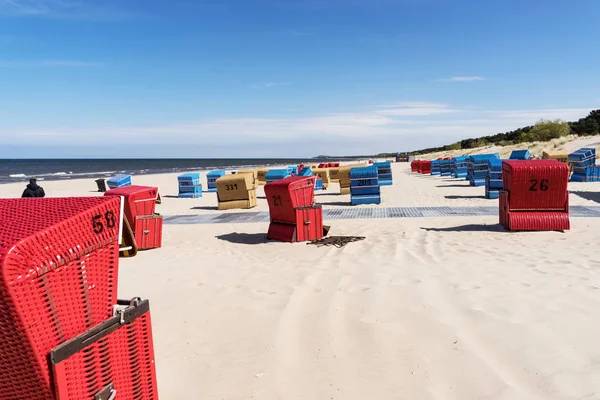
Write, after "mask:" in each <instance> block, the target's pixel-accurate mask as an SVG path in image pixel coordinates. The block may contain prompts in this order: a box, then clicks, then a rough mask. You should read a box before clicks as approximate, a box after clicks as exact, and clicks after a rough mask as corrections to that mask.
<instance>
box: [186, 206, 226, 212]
mask: <svg viewBox="0 0 600 400" xmlns="http://www.w3.org/2000/svg"><path fill="white" fill-rule="evenodd" d="M218 209H219V208H218V207H215V206H197V207H192V208H190V210H206V211H217V210H218Z"/></svg>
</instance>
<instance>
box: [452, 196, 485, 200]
mask: <svg viewBox="0 0 600 400" xmlns="http://www.w3.org/2000/svg"><path fill="white" fill-rule="evenodd" d="M444 197H445V198H447V199H450V200H460V199H485V196H444Z"/></svg>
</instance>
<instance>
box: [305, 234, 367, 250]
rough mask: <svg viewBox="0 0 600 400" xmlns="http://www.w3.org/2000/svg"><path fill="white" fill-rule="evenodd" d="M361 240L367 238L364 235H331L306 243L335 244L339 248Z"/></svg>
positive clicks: (319, 245) (318, 245)
mask: <svg viewBox="0 0 600 400" xmlns="http://www.w3.org/2000/svg"><path fill="white" fill-rule="evenodd" d="M359 240H365V237H364V236H329V237H326V238H323V239H319V240H313V241H311V242H308V243H306V244H316V245H317V247H321V246H335V247H337V248H338V249H339V248H341V247H344V246H345V245H347V244H348V243H351V242H358V241H359Z"/></svg>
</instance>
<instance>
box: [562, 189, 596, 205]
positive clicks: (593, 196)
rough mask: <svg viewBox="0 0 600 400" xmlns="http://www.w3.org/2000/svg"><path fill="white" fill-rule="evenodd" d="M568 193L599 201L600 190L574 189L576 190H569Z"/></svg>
mask: <svg viewBox="0 0 600 400" xmlns="http://www.w3.org/2000/svg"><path fill="white" fill-rule="evenodd" d="M569 193H570V194H574V195H577V196H579V197H581V198H582V199H586V200H591V201H594V202H596V203H600V192H580V191H576V192H569Z"/></svg>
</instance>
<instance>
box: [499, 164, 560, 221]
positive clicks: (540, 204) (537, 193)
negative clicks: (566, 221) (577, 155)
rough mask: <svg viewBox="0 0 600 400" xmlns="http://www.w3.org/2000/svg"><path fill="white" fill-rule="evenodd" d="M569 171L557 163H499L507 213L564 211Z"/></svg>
mask: <svg viewBox="0 0 600 400" xmlns="http://www.w3.org/2000/svg"><path fill="white" fill-rule="evenodd" d="M568 179H569V168H568V167H567V166H566V165H565V164H563V163H561V162H559V161H556V160H510V161H503V162H502V180H503V183H504V189H505V190H507V191H508V192H509V193H510V199H509V203H510V210H511V211H512V210H535V211H541V210H564V209H565V205H566V202H567V196H568V193H567V183H568Z"/></svg>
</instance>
